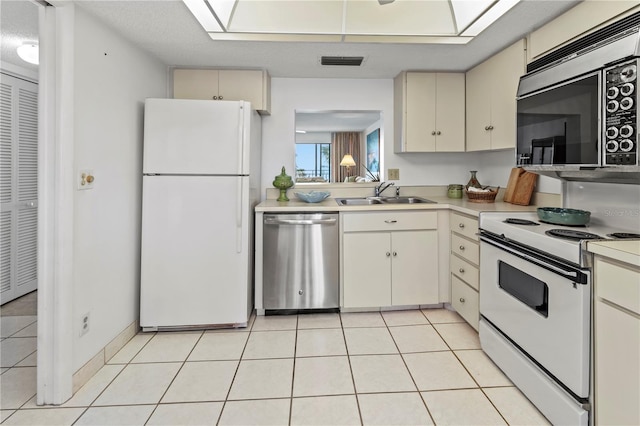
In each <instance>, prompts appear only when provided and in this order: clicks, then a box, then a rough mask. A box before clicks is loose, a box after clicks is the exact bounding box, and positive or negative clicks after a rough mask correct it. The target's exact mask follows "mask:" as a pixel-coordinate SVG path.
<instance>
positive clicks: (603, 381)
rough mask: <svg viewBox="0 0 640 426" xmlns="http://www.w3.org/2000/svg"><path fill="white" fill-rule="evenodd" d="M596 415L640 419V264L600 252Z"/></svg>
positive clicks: (603, 420) (618, 421) (602, 420)
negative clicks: (605, 257)
mask: <svg viewBox="0 0 640 426" xmlns="http://www.w3.org/2000/svg"><path fill="white" fill-rule="evenodd" d="M594 271H595V279H594V285H595V296H596V297H595V380H594V382H595V415H596V418H595V420H596V424H600V425H638V424H640V407H639V405H638V401H640V268H638V267H632V266H631V265H629V266H627V265H626V264H621V263H616V262H611V261H609V260H606V259H604V258H600V257H596V261H595V267H594Z"/></svg>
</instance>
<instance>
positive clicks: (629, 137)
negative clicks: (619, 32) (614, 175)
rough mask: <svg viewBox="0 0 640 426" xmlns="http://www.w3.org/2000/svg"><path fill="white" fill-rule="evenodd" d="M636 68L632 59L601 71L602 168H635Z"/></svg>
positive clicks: (637, 66) (636, 123) (637, 69)
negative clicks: (605, 166)
mask: <svg viewBox="0 0 640 426" xmlns="http://www.w3.org/2000/svg"><path fill="white" fill-rule="evenodd" d="M639 68H640V60H639V59H634V60H632V61H628V62H625V63H622V64H618V65H615V66H613V67H611V68H608V69H606V70H605V84H606V87H605V99H604V110H605V112H604V118H605V119H604V123H605V126H604V139H603V140H604V149H603V151H604V160H605V161H604V164H605V165H608V166H610V165H611V166H613V165H625V166H626V165H631V166H636V165H638V142H640V140H639V139H638V99H639V98H638V90H639V87H638V71H639Z"/></svg>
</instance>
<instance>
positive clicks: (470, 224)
mask: <svg viewBox="0 0 640 426" xmlns="http://www.w3.org/2000/svg"><path fill="white" fill-rule="evenodd" d="M449 226H450V232H451V255H450V256H451V257H450V258H449V271H450V276H451V306H452V307H453V309H455V310H456V312H458V314H460V316H461V317H462V318H464V320H465V321H467V322H468V323H469V325H471V326H472V327H473V328H475V329H476V330H477V329H478V321H479V320H480V312H479V305H478V300H479V290H480V286H479V284H480V266H479V265H480V243H479V241H478V236H477V233H478V219H477V218H475V217H472V216H467V215H463V214H461V213H453V212H452V213H451V217H450V220H449Z"/></svg>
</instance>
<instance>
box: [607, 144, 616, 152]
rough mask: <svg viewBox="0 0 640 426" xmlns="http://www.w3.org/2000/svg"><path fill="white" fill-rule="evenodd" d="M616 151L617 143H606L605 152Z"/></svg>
mask: <svg viewBox="0 0 640 426" xmlns="http://www.w3.org/2000/svg"><path fill="white" fill-rule="evenodd" d="M617 150H618V142H617V141H607V152H616V151H617Z"/></svg>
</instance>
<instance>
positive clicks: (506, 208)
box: [255, 196, 536, 217]
mask: <svg viewBox="0 0 640 426" xmlns="http://www.w3.org/2000/svg"><path fill="white" fill-rule="evenodd" d="M289 198H290V199H291V200H290V201H276V200H265V201H263V202H261V203H260V204H258V205H257V206H256V208H255V210H256V212H272V213H286V212H329V211H332V212H335V211H338V212H350V211H353V212H357V211H359V212H362V211H388V210H443V209H450V210H454V211H458V212H461V213H465V214H468V215H472V216H476V217H477V216H478V215H479V214H480V213H481V212H510V211H513V212H523V211H535V209H536V206H518V205H515V204H510V203H504V202H501V201H497V202H495V203H472V202H469V201H468V200H467V199H466V198H463V199H454V198H447V197H442V196H436V197H425V198H427V199H429V200H431V201H435V202H436V204H430V203H429V204H427V203H424V204H422V203H419V204H377V205H375V206H370V205H364V206H340V205H338V203H337V202H336V200H335V198H327V199H326V200H324V201H322V202H320V203H305V202H303V201H299V200H297V199H295V198H291V197H289Z"/></svg>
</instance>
